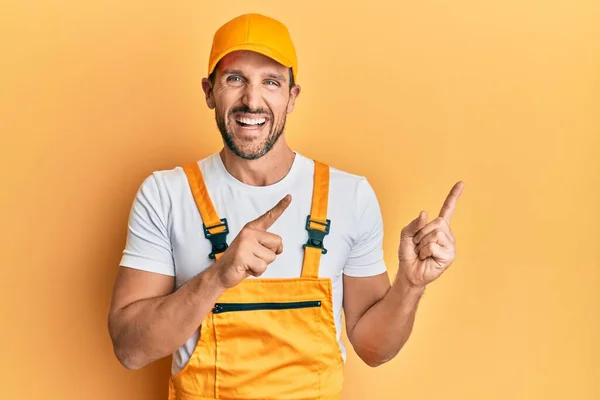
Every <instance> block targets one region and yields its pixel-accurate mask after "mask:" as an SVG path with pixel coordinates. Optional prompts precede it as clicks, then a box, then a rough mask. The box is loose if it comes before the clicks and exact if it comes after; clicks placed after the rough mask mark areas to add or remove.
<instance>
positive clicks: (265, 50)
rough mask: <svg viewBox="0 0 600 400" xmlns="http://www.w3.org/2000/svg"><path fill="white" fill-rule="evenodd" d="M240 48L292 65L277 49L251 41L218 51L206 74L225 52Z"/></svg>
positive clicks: (285, 64)
mask: <svg viewBox="0 0 600 400" xmlns="http://www.w3.org/2000/svg"><path fill="white" fill-rule="evenodd" d="M241 50H247V51H253V52H255V53H259V54H262V55H263V56H266V57H269V58H270V59H272V60H274V61H276V62H278V63H279V64H281V65H283V66H284V67H287V68H292V67H293V65H294V64H293V63H292V62H291V61H290V60H288V59H287V58H285V57H283V56H282V55H281V54H280V53H279V52H278V51H276V50H273V49H272V48H270V47H266V46H261V45H257V44H251V43H246V44H241V45H238V46H233V47H230V48H228V49H227V50H224V51H222V52H221V53H219V55H218V56H217V57H215V58H214V60H213V62H212V63H211V65H209V68H208V74H209V75H210V74H212V72H213V71H214V69H215V67H216V65H217V64H218V62H219V61H220V60H221V59H222V58H223V57H225V56H226V55H227V54H229V53H233V52H234V51H241ZM292 72H293V74H294V75H296V71H292ZM294 78H295V76H294Z"/></svg>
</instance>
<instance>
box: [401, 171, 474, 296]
mask: <svg viewBox="0 0 600 400" xmlns="http://www.w3.org/2000/svg"><path fill="white" fill-rule="evenodd" d="M464 186H465V184H464V182H462V181H461V182H457V183H456V184H455V185H454V187H453V188H452V190H450V193H449V194H448V197H447V198H446V201H445V202H444V205H443V206H442V209H441V210H440V213H439V216H438V217H437V218H436V219H434V220H433V221H431V222H429V223H427V212H425V211H421V213H420V214H419V216H418V217H417V218H416V219H415V220H413V221H412V222H411V223H410V224H408V225H407V226H406V227H404V229H402V234H401V238H400V246H399V249H398V258H399V261H400V266H399V268H400V270H399V271H398V273H399V274H400V273H403V274H404V276H405V277H406V278H407V280H408V283H409V284H410V285H412V286H415V287H425V286H426V285H427V284H428V283H430V282H432V281H434V280H435V279H437V278H438V277H439V276H440V275H441V274H442V273H443V272H444V271H445V270H446V269H447V268H448V267H449V266H450V264H452V262H453V261H454V255H455V252H456V241H455V239H454V235H452V231H451V230H450V220H451V219H452V214H453V213H454V210H455V208H456V202H457V201H458V198H459V197H460V195H461V193H462V191H463V188H464Z"/></svg>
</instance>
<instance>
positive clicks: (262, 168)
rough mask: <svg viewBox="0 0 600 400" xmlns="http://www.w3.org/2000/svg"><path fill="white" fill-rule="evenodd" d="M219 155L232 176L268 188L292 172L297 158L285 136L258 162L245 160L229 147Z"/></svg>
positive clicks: (252, 184) (224, 148)
mask: <svg viewBox="0 0 600 400" xmlns="http://www.w3.org/2000/svg"><path fill="white" fill-rule="evenodd" d="M219 155H220V156H221V160H222V161H223V165H225V169H226V170H227V172H229V174H231V176H233V177H234V178H236V179H237V180H239V181H240V182H243V183H245V184H247V185H251V186H268V185H272V184H274V183H277V182H279V181H280V180H282V179H283V178H284V177H285V176H286V175H287V174H288V172H289V171H290V168H291V167H292V164H293V162H294V157H295V153H294V152H293V151H292V149H291V148H290V147H289V146H288V145H287V143H286V142H285V139H284V136H283V135H282V136H281V137H280V138H279V140H277V143H275V145H274V146H273V147H272V148H271V150H270V151H269V152H268V153H267V154H265V155H264V156H262V157H261V158H259V159H257V160H244V159H243V158H240V157H238V156H236V155H235V154H234V153H233V152H232V151H231V150H229V148H228V147H227V146H225V147H223V149H222V150H221V151H220V153H219Z"/></svg>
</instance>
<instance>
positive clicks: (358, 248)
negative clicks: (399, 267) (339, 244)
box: [344, 178, 387, 277]
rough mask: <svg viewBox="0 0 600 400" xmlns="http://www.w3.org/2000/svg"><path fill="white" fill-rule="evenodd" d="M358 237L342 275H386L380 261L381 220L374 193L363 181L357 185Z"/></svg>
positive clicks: (381, 246)
mask: <svg viewBox="0 0 600 400" xmlns="http://www.w3.org/2000/svg"><path fill="white" fill-rule="evenodd" d="M356 199H357V203H356V206H357V211H356V212H357V215H358V218H357V221H358V223H357V227H356V229H357V232H358V235H357V238H356V241H355V242H354V244H353V245H352V249H351V250H350V255H349V256H348V260H347V261H346V265H345V267H344V274H345V275H348V276H353V277H366V276H373V275H379V274H381V273H383V272H386V270H387V269H386V266H385V262H384V260H383V218H382V215H381V209H380V207H379V201H378V200H377V196H376V195H375V191H374V190H373V188H372V187H371V185H370V184H369V182H368V181H367V179H366V178H362V179H361V180H360V182H359V183H358V186H357V192H356Z"/></svg>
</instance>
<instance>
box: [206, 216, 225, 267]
mask: <svg viewBox="0 0 600 400" xmlns="http://www.w3.org/2000/svg"><path fill="white" fill-rule="evenodd" d="M202 226H203V227H204V237H205V238H207V239H208V240H210V243H211V244H212V252H211V253H210V254H209V255H208V257H209V258H210V259H212V260H214V259H215V258H216V257H215V256H216V255H217V254H219V253H223V252H224V251H225V250H227V247H229V246H228V245H227V234H228V233H229V225H227V218H223V219H222V220H221V223H220V224H217V225H212V226H208V227H207V226H206V225H204V224H202ZM220 226H224V227H225V230H224V231H223V232H219V233H214V234H213V233H210V232H209V231H208V230H209V229H213V228H218V227H220Z"/></svg>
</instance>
